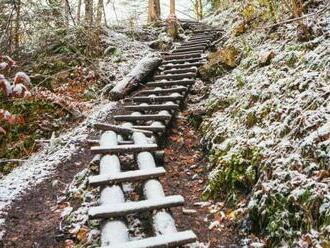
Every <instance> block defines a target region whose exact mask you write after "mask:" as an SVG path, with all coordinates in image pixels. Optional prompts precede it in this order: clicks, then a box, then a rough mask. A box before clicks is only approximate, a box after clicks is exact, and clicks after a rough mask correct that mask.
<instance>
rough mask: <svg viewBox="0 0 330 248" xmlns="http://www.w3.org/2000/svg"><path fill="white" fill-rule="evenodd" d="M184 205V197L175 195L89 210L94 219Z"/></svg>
mask: <svg viewBox="0 0 330 248" xmlns="http://www.w3.org/2000/svg"><path fill="white" fill-rule="evenodd" d="M183 204H184V199H183V197H182V196H181V195H174V196H166V197H162V198H159V199H156V200H142V201H137V202H125V203H117V204H111V205H109V206H98V207H92V208H90V209H89V211H88V215H89V217H90V218H92V219H96V218H111V217H120V216H125V215H128V214H132V213H138V212H145V211H152V210H156V209H162V208H170V207H178V206H182V205H183Z"/></svg>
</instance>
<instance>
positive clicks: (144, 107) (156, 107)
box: [124, 104, 179, 111]
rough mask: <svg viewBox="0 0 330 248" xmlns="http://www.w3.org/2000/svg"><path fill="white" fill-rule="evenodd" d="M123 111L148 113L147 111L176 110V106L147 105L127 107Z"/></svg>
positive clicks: (177, 106)
mask: <svg viewBox="0 0 330 248" xmlns="http://www.w3.org/2000/svg"><path fill="white" fill-rule="evenodd" d="M124 108H125V109H127V110H130V111H148V110H154V111H159V110H177V109H178V108H179V105H178V104H148V105H127V106H124Z"/></svg>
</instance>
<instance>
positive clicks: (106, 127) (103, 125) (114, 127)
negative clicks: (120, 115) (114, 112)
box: [94, 123, 153, 136]
mask: <svg viewBox="0 0 330 248" xmlns="http://www.w3.org/2000/svg"><path fill="white" fill-rule="evenodd" d="M94 128H96V129H99V130H103V131H114V132H117V133H120V134H133V133H134V132H137V131H138V132H142V133H143V134H145V135H147V136H148V135H153V132H151V131H148V130H136V129H134V128H127V127H123V126H118V125H110V124H106V123H96V124H94Z"/></svg>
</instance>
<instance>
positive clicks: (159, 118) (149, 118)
mask: <svg viewBox="0 0 330 248" xmlns="http://www.w3.org/2000/svg"><path fill="white" fill-rule="evenodd" d="M171 118H172V116H171V115H165V114H162V115H159V114H154V115H151V114H150V115H116V116H115V117H114V119H115V120H116V121H169V120H170V119H171Z"/></svg>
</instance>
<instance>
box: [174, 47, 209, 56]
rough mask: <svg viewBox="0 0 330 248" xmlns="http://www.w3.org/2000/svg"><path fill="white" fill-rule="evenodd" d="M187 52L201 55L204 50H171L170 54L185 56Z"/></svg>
mask: <svg viewBox="0 0 330 248" xmlns="http://www.w3.org/2000/svg"><path fill="white" fill-rule="evenodd" d="M189 52H192V53H199V54H203V53H204V49H200V48H199V49H195V50H190V51H180V50H173V51H172V52H171V54H173V55H182V54H187V53H189Z"/></svg>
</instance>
